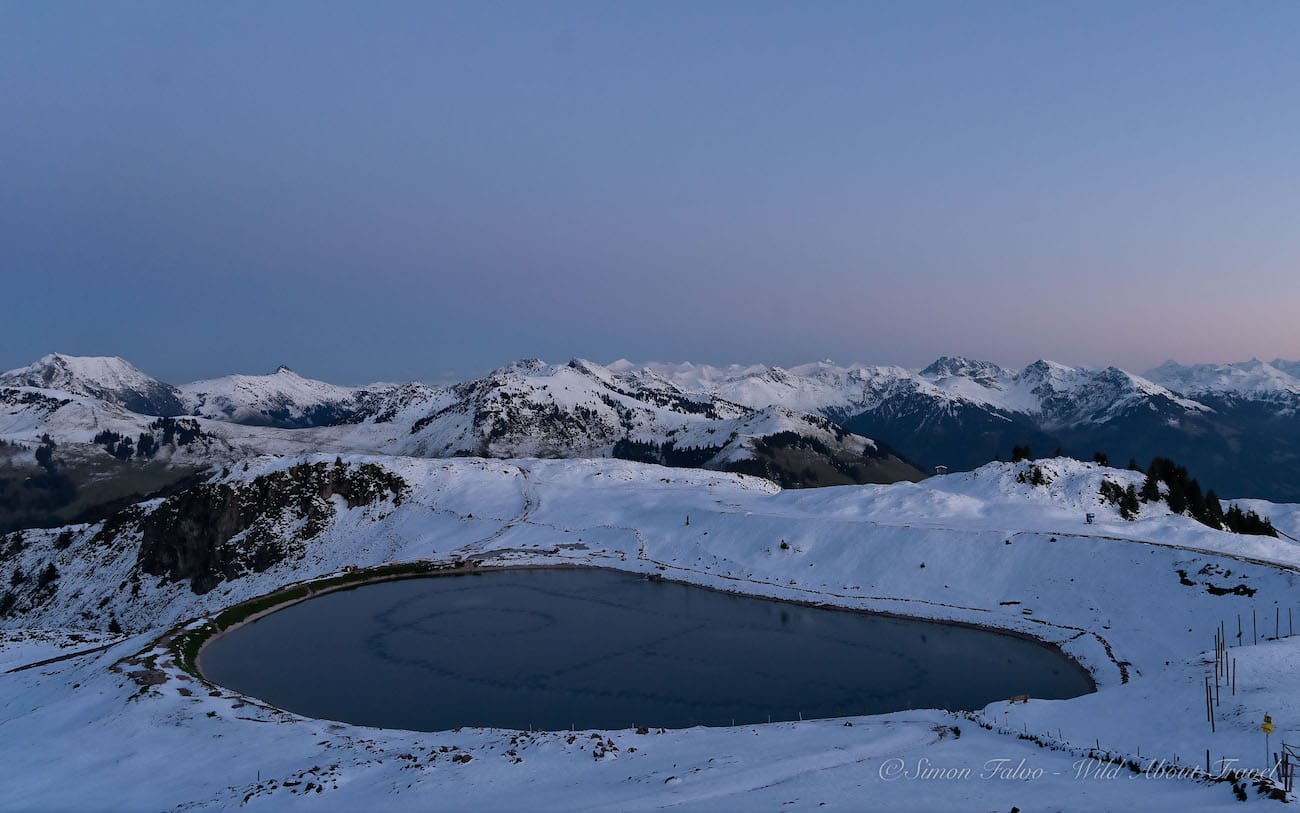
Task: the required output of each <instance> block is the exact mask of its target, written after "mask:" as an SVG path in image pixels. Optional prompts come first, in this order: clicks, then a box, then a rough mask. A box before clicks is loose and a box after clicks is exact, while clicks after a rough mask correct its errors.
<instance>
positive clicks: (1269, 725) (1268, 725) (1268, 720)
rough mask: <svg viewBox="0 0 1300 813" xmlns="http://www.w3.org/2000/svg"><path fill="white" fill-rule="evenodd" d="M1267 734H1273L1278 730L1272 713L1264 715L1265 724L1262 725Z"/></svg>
mask: <svg viewBox="0 0 1300 813" xmlns="http://www.w3.org/2000/svg"><path fill="white" fill-rule="evenodd" d="M1260 728H1261V729H1262V730H1263V731H1264V733H1265V734H1272V733H1273V732H1274V731H1277V726H1275V725H1273V718H1272V717H1271V716H1270V715H1267V714H1265V715H1264V724H1263V725H1262V726H1260Z"/></svg>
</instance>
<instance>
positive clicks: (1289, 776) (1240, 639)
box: [1205, 607, 1300, 793]
mask: <svg viewBox="0 0 1300 813" xmlns="http://www.w3.org/2000/svg"><path fill="white" fill-rule="evenodd" d="M1265 623H1267V622H1265ZM1286 627H1287V631H1286V635H1285V636H1283V635H1282V608H1281V607H1274V608H1273V637H1272V638H1269V636H1268V632H1267V631H1265V633H1264V640H1266V641H1268V640H1273V641H1278V640H1281V639H1282V638H1283V637H1286V638H1291V637H1294V636H1295V613H1294V611H1293V609H1292V608H1289V607H1288V608H1287V611H1286ZM1250 637H1251V645H1252V646H1255V645H1258V644H1259V613H1258V611H1257V610H1255V609H1254V608H1252V609H1251V611H1250ZM1244 639H1245V628H1244V625H1243V623H1242V618H1241V613H1237V644H1236V645H1237V646H1239V647H1240V646H1245V640H1244ZM1224 685H1226V686H1227V687H1228V691H1229V694H1230V695H1233V696H1235V695H1236V694H1237V659H1236V657H1234V656H1232V655H1229V654H1228V636H1227V629H1226V627H1225V625H1224V622H1222V621H1220V622H1219V626H1218V628H1217V629H1216V630H1215V631H1214V683H1213V684H1211V683H1210V675H1209V674H1208V673H1207V674H1206V675H1205V719H1206V721H1207V722H1208V723H1209V724H1210V732H1211V733H1214V732H1215V731H1216V729H1217V720H1216V716H1217V715H1216V714H1215V709H1216V707H1218V705H1219V700H1220V697H1221V694H1222V688H1223V686H1224ZM1265 756H1266V757H1268V758H1269V759H1271V760H1272V766H1274V767H1277V768H1278V779H1279V780H1280V782H1281V784H1282V789H1283V790H1284V791H1286V792H1287V793H1291V792H1292V790H1293V787H1294V783H1295V773H1296V770H1297V768H1300V748H1298V747H1297V746H1292V745H1288V744H1287V743H1285V742H1283V743H1282V750H1281V752H1280V753H1278V754H1265ZM1210 765H1211V763H1210V749H1208V748H1207V749H1206V750H1205V772H1206V773H1207V774H1208V773H1210V772H1211V771H1210Z"/></svg>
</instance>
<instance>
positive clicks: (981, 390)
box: [620, 356, 1207, 427]
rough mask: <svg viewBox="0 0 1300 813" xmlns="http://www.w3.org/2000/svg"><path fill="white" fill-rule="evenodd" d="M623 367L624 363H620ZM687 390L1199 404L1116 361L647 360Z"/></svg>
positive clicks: (1059, 414) (832, 402) (791, 399)
mask: <svg viewBox="0 0 1300 813" xmlns="http://www.w3.org/2000/svg"><path fill="white" fill-rule="evenodd" d="M620 367H621V369H625V370H626V369H629V368H630V364H629V363H628V362H621V363H620ZM648 368H649V369H651V370H654V371H656V372H658V373H659V374H661V375H663V376H664V377H666V378H667V379H669V380H671V381H674V382H675V383H677V384H679V386H681V387H682V388H683V389H685V390H687V391H697V392H705V393H712V394H717V395H719V396H721V397H724V398H727V399H729V400H732V401H735V402H737V403H741V404H745V405H747V406H753V407H763V406H770V405H774V404H779V405H783V406H791V407H796V408H800V409H805V410H808V411H819V412H836V413H841V414H847V413H853V412H862V411H868V410H872V409H877V408H880V407H882V405H885V404H886V403H887V402H889V401H890V400H893V399H898V398H902V397H913V398H917V397H920V398H926V399H931V400H933V401H935V402H939V403H943V402H947V403H949V404H952V403H965V404H969V405H974V406H979V407H982V408H985V409H988V410H991V411H995V412H1003V413H1022V414H1025V415H1030V416H1035V417H1037V418H1038V419H1039V420H1040V421H1041V422H1042V423H1043V425H1045V426H1049V427H1050V426H1057V425H1074V424H1079V423H1104V422H1106V421H1107V420H1109V419H1111V418H1113V417H1115V416H1116V415H1118V414H1120V413H1122V412H1124V411H1126V410H1127V409H1130V408H1132V407H1133V406H1135V405H1138V404H1141V403H1145V402H1147V401H1149V400H1152V399H1159V400H1161V401H1163V402H1168V403H1169V404H1170V405H1173V406H1176V407H1177V408H1179V409H1183V410H1187V411H1189V412H1205V411H1207V410H1206V408H1205V407H1204V406H1203V405H1201V404H1198V403H1196V402H1194V401H1192V400H1189V399H1187V398H1181V397H1179V396H1177V395H1175V394H1174V393H1173V392H1170V391H1169V390H1167V389H1166V388H1164V387H1161V386H1160V385H1158V384H1156V383H1154V382H1152V381H1149V380H1147V379H1145V378H1142V377H1141V376H1137V375H1133V374H1132V373H1127V372H1125V371H1123V370H1120V369H1119V368H1117V367H1107V368H1101V369H1093V368H1083V367H1067V366H1065V365H1062V364H1057V363H1055V362H1051V361H1044V360H1040V361H1036V362H1034V363H1033V364H1030V365H1028V366H1027V367H1025V368H1024V369H1023V370H1020V371H1012V370H1006V369H1004V368H1002V367H999V366H998V365H996V364H993V363H992V362H987V361H977V360H972V359H967V358H963V357H951V356H944V357H942V358H940V359H938V360H936V361H935V362H934V363H933V364H931V365H929V366H928V367H926V368H924V369H923V370H920V371H915V372H914V371H911V370H906V369H904V368H902V367H864V366H851V367H839V366H836V365H834V364H833V363H831V362H818V363H816V364H807V365H802V366H799V367H793V368H791V369H789V370H785V369H782V368H780V367H729V368H715V367H707V366H703V367H701V366H695V365H690V364H685V365H664V364H651V365H648Z"/></svg>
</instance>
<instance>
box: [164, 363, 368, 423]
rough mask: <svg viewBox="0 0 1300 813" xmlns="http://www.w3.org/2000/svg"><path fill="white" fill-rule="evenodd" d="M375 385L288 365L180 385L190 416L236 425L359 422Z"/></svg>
mask: <svg viewBox="0 0 1300 813" xmlns="http://www.w3.org/2000/svg"><path fill="white" fill-rule="evenodd" d="M372 390H373V388H371V389H365V388H360V387H342V386H339V385H337V384H328V383H326V382H324V381H316V380H314V379H310V378H303V377H302V376H300V375H298V374H297V373H295V372H294V371H293V370H290V369H289V368H288V367H283V366H281V367H279V368H278V369H277V370H276V371H275V372H274V373H272V374H271V375H228V376H223V377H221V378H210V379H206V380H203V381H194V382H192V383H190V384H185V385H183V386H182V387H181V388H180V394H181V400H182V401H183V402H184V404H185V411H186V413H188V414H190V415H197V416H202V417H205V418H212V419H215V420H224V421H232V422H234V423H243V424H252V425H264V426H279V427H285V428H297V427H307V426H319V425H326V424H332V423H350V422H353V421H355V420H356V419H357V418H358V416H359V413H360V411H361V404H360V400H361V399H362V398H364V397H366V396H368V395H370V393H371V391H372Z"/></svg>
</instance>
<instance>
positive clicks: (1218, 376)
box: [1147, 359, 1300, 400]
mask: <svg viewBox="0 0 1300 813" xmlns="http://www.w3.org/2000/svg"><path fill="white" fill-rule="evenodd" d="M1293 363H1294V362H1286V361H1282V360H1280V359H1279V360H1278V361H1275V362H1273V363H1272V364H1269V363H1267V362H1263V361H1260V360H1259V359H1251V360H1250V361H1239V362H1233V363H1231V364H1190V365H1183V364H1179V363H1178V362H1176V361H1166V362H1165V363H1164V364H1161V365H1160V366H1159V367H1156V368H1155V369H1153V370H1151V371H1149V372H1148V373H1147V377H1148V378H1150V379H1151V380H1152V381H1156V382H1159V383H1161V384H1163V385H1165V386H1166V387H1168V388H1169V389H1171V390H1175V391H1177V392H1181V393H1183V394H1185V395H1189V396H1192V397H1196V396H1201V395H1207V394H1213V395H1232V396H1236V397H1239V398H1242V399H1244V400H1275V399H1277V398H1278V397H1279V396H1282V397H1286V396H1297V395H1300V379H1297V378H1296V375H1295V373H1300V369H1297V370H1295V371H1294V372H1290V371H1288V370H1286V369H1283V368H1284V367H1287V366H1288V365H1291V364H1293ZM1296 366H1297V367H1300V364H1298V365H1296Z"/></svg>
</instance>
